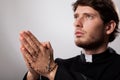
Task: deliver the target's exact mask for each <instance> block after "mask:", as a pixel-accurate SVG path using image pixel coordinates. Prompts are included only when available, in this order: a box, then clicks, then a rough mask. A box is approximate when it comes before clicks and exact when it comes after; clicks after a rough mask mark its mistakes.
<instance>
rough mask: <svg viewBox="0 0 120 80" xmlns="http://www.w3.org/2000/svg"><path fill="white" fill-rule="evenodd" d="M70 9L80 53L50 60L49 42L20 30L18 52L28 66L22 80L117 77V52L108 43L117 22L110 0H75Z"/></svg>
mask: <svg viewBox="0 0 120 80" xmlns="http://www.w3.org/2000/svg"><path fill="white" fill-rule="evenodd" d="M73 10H74V18H75V22H74V26H75V44H76V45H77V46H78V47H81V48H82V49H83V50H82V51H81V55H78V56H75V57H73V58H69V59H64V60H63V59H56V60H54V59H53V49H52V47H51V45H50V43H49V42H44V43H42V42H39V41H38V40H37V39H36V38H35V36H34V35H33V34H32V33H31V32H30V31H22V32H21V33H20V41H21V52H22V54H23V57H24V60H25V62H26V64H27V67H28V72H27V73H26V75H25V77H24V80H39V79H40V80H120V55H118V54H117V53H116V52H115V50H113V49H112V48H110V47H108V44H109V43H110V42H112V41H113V40H114V39H115V38H116V36H117V33H118V25H119V17H118V14H117V12H116V9H115V6H114V4H113V2H112V0H77V1H76V2H75V3H74V4H73Z"/></svg>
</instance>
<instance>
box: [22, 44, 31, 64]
mask: <svg viewBox="0 0 120 80" xmlns="http://www.w3.org/2000/svg"><path fill="white" fill-rule="evenodd" d="M20 50H21V52H22V55H23V57H24V59H25V61H26V62H28V63H32V62H33V58H32V56H31V55H30V54H29V52H28V51H27V49H25V47H24V46H23V45H22V46H21V48H20Z"/></svg>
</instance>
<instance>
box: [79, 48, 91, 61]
mask: <svg viewBox="0 0 120 80" xmlns="http://www.w3.org/2000/svg"><path fill="white" fill-rule="evenodd" d="M81 54H84V56H85V60H86V62H90V63H92V62H93V61H92V55H88V54H86V53H85V51H84V50H82V51H81Z"/></svg>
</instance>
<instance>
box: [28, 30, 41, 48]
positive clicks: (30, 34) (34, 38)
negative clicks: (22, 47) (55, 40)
mask: <svg viewBox="0 0 120 80" xmlns="http://www.w3.org/2000/svg"><path fill="white" fill-rule="evenodd" d="M27 33H28V35H29V36H30V37H31V39H32V40H33V41H34V42H35V43H36V44H37V46H38V47H39V46H40V45H41V46H42V43H40V42H39V41H38V39H37V38H36V37H35V36H34V35H33V34H32V33H31V32H30V31H27Z"/></svg>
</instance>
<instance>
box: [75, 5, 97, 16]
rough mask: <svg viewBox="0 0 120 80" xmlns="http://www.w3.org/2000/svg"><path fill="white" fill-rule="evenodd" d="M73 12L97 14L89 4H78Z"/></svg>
mask: <svg viewBox="0 0 120 80" xmlns="http://www.w3.org/2000/svg"><path fill="white" fill-rule="evenodd" d="M74 13H92V14H97V15H99V13H98V11H96V10H95V9H93V8H92V7H90V6H78V7H77V8H76V10H75V12H74Z"/></svg>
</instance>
